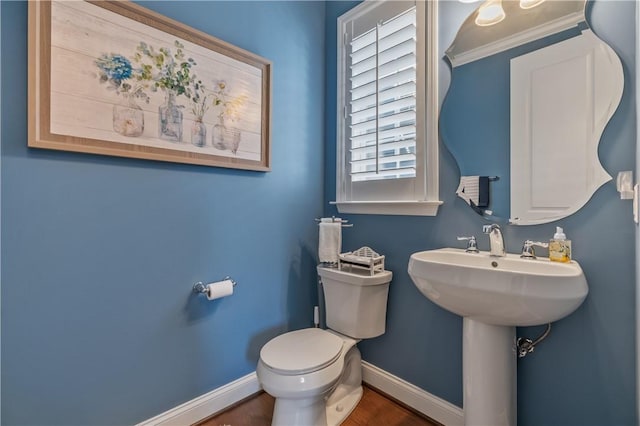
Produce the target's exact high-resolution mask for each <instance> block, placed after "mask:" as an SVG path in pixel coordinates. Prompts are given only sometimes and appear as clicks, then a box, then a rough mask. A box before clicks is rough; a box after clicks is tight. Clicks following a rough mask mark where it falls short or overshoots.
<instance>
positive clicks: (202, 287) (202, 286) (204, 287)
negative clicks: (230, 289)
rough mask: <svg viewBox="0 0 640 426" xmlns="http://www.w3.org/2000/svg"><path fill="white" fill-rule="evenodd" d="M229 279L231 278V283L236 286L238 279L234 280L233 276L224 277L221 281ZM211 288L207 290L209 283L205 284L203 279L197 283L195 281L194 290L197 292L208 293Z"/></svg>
mask: <svg viewBox="0 0 640 426" xmlns="http://www.w3.org/2000/svg"><path fill="white" fill-rule="evenodd" d="M227 280H231V284H233V286H234V287H235V286H236V284H237V283H236V281H235V280H232V279H231V277H224V278H223V279H222V280H220V281H227ZM212 284H215V283H212ZM208 291H209V290H207V285H206V284H204V283H203V282H202V281H198V282H197V283H195V284H194V285H193V292H194V293H196V294H207V292H208Z"/></svg>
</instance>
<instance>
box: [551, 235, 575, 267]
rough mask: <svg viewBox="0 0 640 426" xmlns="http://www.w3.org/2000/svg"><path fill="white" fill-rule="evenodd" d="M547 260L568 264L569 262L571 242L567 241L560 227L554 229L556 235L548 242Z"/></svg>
mask: <svg viewBox="0 0 640 426" xmlns="http://www.w3.org/2000/svg"><path fill="white" fill-rule="evenodd" d="M549 260H551V261H554V262H570V261H571V240H567V236H566V235H565V233H564V231H563V230H562V228H561V227H559V226H557V227H556V233H555V234H554V235H553V238H552V239H551V240H549Z"/></svg>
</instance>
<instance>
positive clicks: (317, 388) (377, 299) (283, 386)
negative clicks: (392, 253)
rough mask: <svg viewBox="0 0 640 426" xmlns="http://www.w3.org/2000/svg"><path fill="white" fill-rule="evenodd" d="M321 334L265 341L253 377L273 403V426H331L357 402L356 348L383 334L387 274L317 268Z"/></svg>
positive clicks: (295, 333)
mask: <svg viewBox="0 0 640 426" xmlns="http://www.w3.org/2000/svg"><path fill="white" fill-rule="evenodd" d="M317 269H318V275H319V276H320V279H321V281H322V288H323V290H324V297H325V308H326V322H327V327H328V329H327V330H322V329H319V328H306V329H302V330H296V331H291V332H288V333H285V334H282V335H280V336H277V337H275V338H273V339H271V340H270V341H269V342H267V344H265V345H264V346H263V347H262V349H261V351H260V360H259V361H258V367H257V369H256V373H257V375H258V380H259V381H260V384H261V385H262V388H263V389H264V390H265V391H266V392H267V393H268V394H270V395H271V396H273V397H274V398H275V399H276V401H275V406H274V409H273V420H272V423H271V424H272V425H274V426H291V425H297V426H336V425H339V424H341V423H342V422H343V421H344V420H345V419H346V418H347V416H349V414H350V413H351V412H352V411H353V409H354V408H355V407H356V405H357V404H358V402H359V401H360V398H361V397H362V367H361V358H360V351H359V350H358V347H357V346H356V344H357V343H358V342H359V341H360V340H361V339H368V338H372V337H377V336H380V335H382V334H384V332H385V322H386V315H387V295H388V292H389V284H390V282H391V278H392V276H393V275H392V273H391V272H390V271H384V270H383V271H381V272H378V273H376V274H374V275H371V274H370V272H369V271H368V270H359V269H356V268H353V269H352V270H338V269H337V268H329V267H323V266H318V268H317Z"/></svg>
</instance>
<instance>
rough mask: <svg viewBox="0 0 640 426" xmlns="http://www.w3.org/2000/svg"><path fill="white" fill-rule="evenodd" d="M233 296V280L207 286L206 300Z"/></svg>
mask: <svg viewBox="0 0 640 426" xmlns="http://www.w3.org/2000/svg"><path fill="white" fill-rule="evenodd" d="M232 294H233V280H224V281H218V282H215V283H209V284H207V299H209V300H215V299H220V298H221V297H225V296H231V295H232Z"/></svg>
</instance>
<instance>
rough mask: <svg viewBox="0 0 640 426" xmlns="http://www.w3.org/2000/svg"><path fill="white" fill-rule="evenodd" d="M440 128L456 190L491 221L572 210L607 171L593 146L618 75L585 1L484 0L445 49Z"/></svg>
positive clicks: (523, 221) (610, 108)
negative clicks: (456, 174)
mask: <svg viewBox="0 0 640 426" xmlns="http://www.w3.org/2000/svg"><path fill="white" fill-rule="evenodd" d="M446 55H447V58H448V59H449V61H450V63H451V66H452V78H451V86H450V88H449V92H448V93H447V97H446V99H445V101H444V103H443V106H442V110H441V115H440V132H441V135H442V138H443V141H444V143H445V144H446V145H447V147H448V148H449V150H450V151H451V153H452V154H453V156H454V157H455V158H456V161H457V162H458V165H459V167H460V172H461V175H462V176H461V179H460V185H459V186H458V190H457V193H458V195H459V196H460V197H461V198H462V199H463V200H464V201H465V202H466V203H467V204H469V206H471V207H472V208H473V209H474V210H476V211H477V212H478V213H479V214H482V215H484V216H486V217H487V218H490V219H491V220H494V221H495V220H500V219H503V220H505V221H508V222H509V223H512V224H517V225H532V224H538V223H546V222H551V221H554V220H558V219H561V218H563V217H566V216H568V215H570V214H573V213H575V212H576V211H577V210H579V209H580V208H581V207H582V206H583V205H584V204H585V203H586V202H587V201H588V200H589V198H591V196H592V195H593V193H594V192H595V191H596V190H597V189H598V188H599V187H600V186H601V185H603V184H604V183H605V182H607V181H609V180H611V176H610V175H609V174H608V173H607V172H606V171H605V170H604V168H603V167H602V165H601V164H600V160H599V158H598V143H599V141H600V136H601V135H602V132H603V131H604V128H605V126H606V124H607V123H608V121H609V119H610V118H611V116H612V115H613V113H614V112H615V110H616V108H617V106H618V104H619V102H620V98H621V96H622V89H623V72H622V64H621V63H620V59H619V58H618V57H617V55H616V54H615V52H614V51H613V50H612V49H611V48H610V47H609V46H608V45H607V44H606V43H604V42H603V41H602V40H600V39H599V38H598V37H596V36H595V35H594V34H593V32H592V31H591V30H590V28H589V26H588V24H587V22H586V20H585V1H584V0H581V1H552V0H547V1H545V0H503V1H500V0H487V1H485V2H483V3H481V4H480V6H479V7H478V8H477V9H476V10H475V11H474V12H473V13H472V14H471V15H470V16H469V17H468V18H467V19H466V21H465V22H464V23H463V24H462V26H461V27H460V30H459V31H458V33H457V35H456V38H455V40H454V41H453V43H452V44H451V46H450V47H449V49H448V50H447V52H446Z"/></svg>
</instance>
